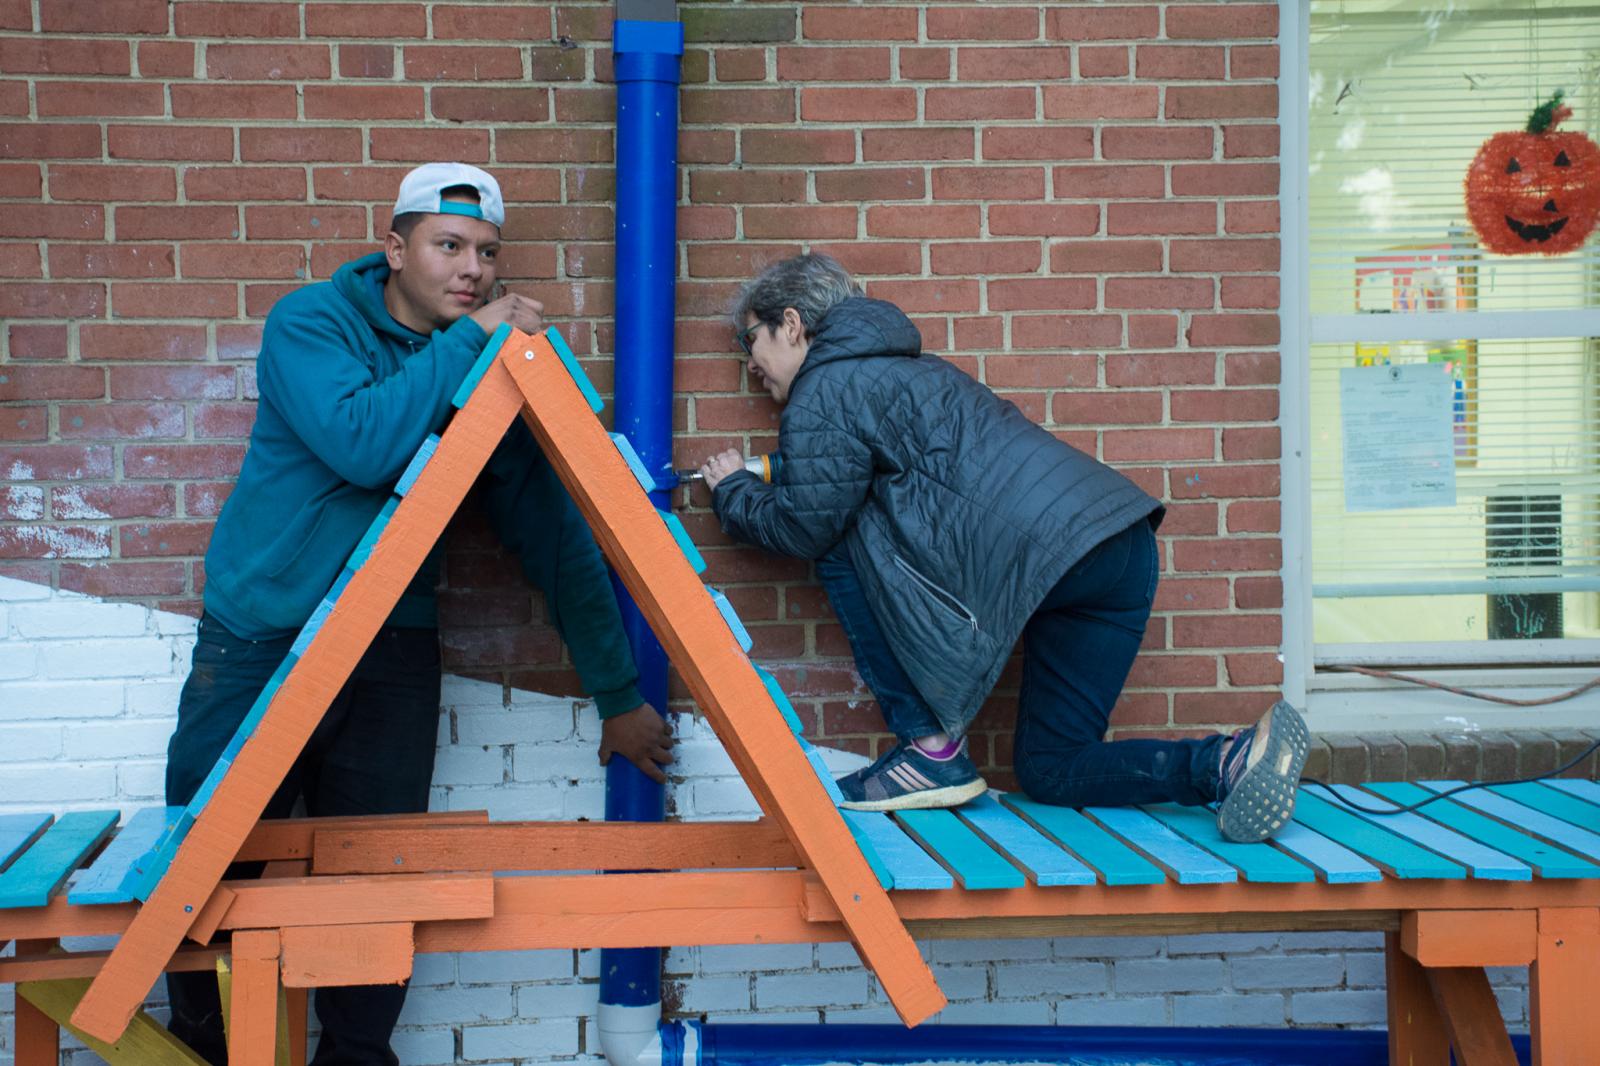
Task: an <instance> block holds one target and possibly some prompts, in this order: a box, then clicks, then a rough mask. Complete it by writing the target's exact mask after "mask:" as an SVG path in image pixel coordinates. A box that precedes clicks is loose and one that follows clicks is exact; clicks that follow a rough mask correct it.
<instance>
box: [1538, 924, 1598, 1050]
mask: <svg viewBox="0 0 1600 1066" xmlns="http://www.w3.org/2000/svg"><path fill="white" fill-rule="evenodd" d="M1597 988H1600V909H1596V908H1593V907H1552V908H1547V909H1544V910H1541V911H1540V912H1539V941H1538V953H1537V954H1536V955H1535V957H1534V960H1533V966H1532V967H1531V968H1530V969H1529V973H1528V1015H1529V1021H1530V1023H1531V1028H1532V1033H1533V1066H1582V1064H1584V1063H1591V1062H1594V1061H1595V1036H1594V1026H1595V990H1596V989H1597Z"/></svg>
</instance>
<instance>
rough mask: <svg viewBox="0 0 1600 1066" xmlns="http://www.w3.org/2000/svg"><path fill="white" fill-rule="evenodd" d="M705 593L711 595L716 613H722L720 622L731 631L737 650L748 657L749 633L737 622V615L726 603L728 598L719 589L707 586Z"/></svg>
mask: <svg viewBox="0 0 1600 1066" xmlns="http://www.w3.org/2000/svg"><path fill="white" fill-rule="evenodd" d="M706 591H707V592H709V593H711V602H712V603H714V604H716V605H717V610H718V611H720V612H722V620H723V621H724V622H726V623H728V628H729V629H731V630H733V639H734V640H737V641H738V642H739V649H740V650H741V651H743V652H744V653H745V654H746V655H748V654H749V653H750V649H751V647H752V646H753V644H752V642H751V640H750V631H749V630H748V629H746V628H745V627H744V623H743V622H741V621H740V620H739V614H738V612H737V611H735V610H734V609H733V604H731V603H729V602H728V597H727V596H725V595H723V593H722V591H721V590H720V589H714V588H711V587H710V586H707V587H706Z"/></svg>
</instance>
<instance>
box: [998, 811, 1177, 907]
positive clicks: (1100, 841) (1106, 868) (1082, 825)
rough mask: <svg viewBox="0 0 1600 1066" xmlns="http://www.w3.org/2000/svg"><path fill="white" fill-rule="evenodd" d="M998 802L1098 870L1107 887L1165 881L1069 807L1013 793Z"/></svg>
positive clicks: (1150, 865)
mask: <svg viewBox="0 0 1600 1066" xmlns="http://www.w3.org/2000/svg"><path fill="white" fill-rule="evenodd" d="M1000 802H1002V803H1004V804H1005V805H1006V806H1007V807H1010V808H1011V809H1012V810H1013V811H1016V812H1017V813H1018V814H1020V815H1021V816H1022V817H1023V818H1025V819H1027V820H1028V822H1029V823H1030V824H1032V825H1034V826H1036V827H1037V828H1038V829H1039V830H1040V831H1042V832H1043V833H1044V834H1045V835H1046V836H1048V837H1049V838H1050V839H1052V840H1054V841H1055V842H1056V843H1057V844H1058V845H1060V846H1061V847H1064V848H1066V849H1067V850H1068V851H1070V852H1072V853H1073V854H1074V855H1076V856H1077V857H1078V858H1080V859H1082V860H1083V861H1084V862H1086V863H1088V864H1089V866H1091V867H1092V868H1094V869H1095V870H1098V871H1099V873H1100V877H1101V879H1102V880H1104V881H1105V883H1106V884H1108V885H1159V884H1161V883H1163V882H1164V881H1166V879H1167V875H1166V874H1164V873H1162V872H1161V867H1159V866H1157V865H1156V864H1155V863H1153V862H1150V861H1149V860H1147V859H1145V858H1144V856H1142V855H1140V854H1139V853H1138V852H1136V851H1134V850H1133V849H1132V848H1130V847H1128V845H1126V844H1124V843H1123V842H1122V841H1120V840H1118V839H1117V838H1116V837H1114V836H1112V835H1111V834H1110V833H1108V832H1106V831H1105V830H1104V829H1102V828H1101V827H1100V826H1098V825H1096V824H1095V823H1094V822H1093V821H1091V820H1089V819H1088V818H1085V817H1084V816H1083V815H1082V814H1080V813H1079V812H1077V811H1075V810H1073V809H1072V808H1071V807H1052V806H1051V805H1050V804H1048V803H1038V802H1036V801H1034V800H1031V799H1028V798H1027V797H1026V796H1019V795H1016V794H1014V793H1008V794H1006V795H1002V796H1001V797H1000Z"/></svg>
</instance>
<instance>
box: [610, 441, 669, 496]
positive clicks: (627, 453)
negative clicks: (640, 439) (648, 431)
mask: <svg viewBox="0 0 1600 1066" xmlns="http://www.w3.org/2000/svg"><path fill="white" fill-rule="evenodd" d="M607 436H609V437H610V438H611V443H612V444H615V445H616V446H617V451H619V452H621V453H622V458H623V461H624V462H626V463H627V464H628V469H629V470H631V471H633V477H634V480H635V481H637V482H638V483H639V487H640V488H641V489H644V491H646V492H654V491H656V489H658V488H660V486H659V485H657V484H656V479H655V478H653V477H651V476H650V471H648V470H646V469H645V468H644V460H643V459H641V458H639V453H638V452H636V451H634V450H633V441H631V440H629V439H628V438H627V437H625V436H623V435H622V434H621V433H608V434H607Z"/></svg>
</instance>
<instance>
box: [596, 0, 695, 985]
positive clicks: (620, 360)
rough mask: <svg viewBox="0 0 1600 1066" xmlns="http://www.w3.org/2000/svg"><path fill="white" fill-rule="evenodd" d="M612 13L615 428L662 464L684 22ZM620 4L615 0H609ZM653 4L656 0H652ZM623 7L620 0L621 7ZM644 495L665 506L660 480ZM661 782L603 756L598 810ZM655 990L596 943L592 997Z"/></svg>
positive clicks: (649, 662) (639, 965) (653, 792)
mask: <svg viewBox="0 0 1600 1066" xmlns="http://www.w3.org/2000/svg"><path fill="white" fill-rule="evenodd" d="M673 6H674V5H672V4H671V3H667V4H666V5H665V10H666V11H668V12H671V14H672V16H673V19H672V20H671V21H647V20H641V19H628V18H620V17H619V18H618V20H617V21H616V22H615V23H614V34H613V39H612V48H613V54H614V57H615V70H616V80H617V151H616V164H617V219H616V227H617V236H616V242H617V286H616V293H617V295H616V364H615V365H616V385H615V395H616V399H615V418H616V425H615V428H616V431H617V432H618V433H622V434H624V435H625V436H626V437H627V438H628V440H629V442H631V443H632V444H633V447H634V450H635V451H636V452H638V453H639V457H640V458H641V459H642V460H644V464H645V469H647V470H650V471H657V470H662V469H666V468H670V467H671V465H672V462H671V461H672V358H673V327H674V324H675V318H676V316H675V314H674V286H675V285H676V282H677V256H678V249H677V207H678V205H677V185H678V180H677V169H678V76H679V65H680V57H681V56H682V55H683V24H682V23H681V22H678V21H676V12H675V11H673V10H672V9H673ZM620 7H621V5H619V8H620ZM658 7H659V5H658ZM621 14H622V11H620V10H619V15H621ZM651 502H652V503H654V504H655V505H656V507H658V508H660V509H662V510H666V509H667V508H669V507H670V506H671V503H670V501H669V500H668V497H667V494H666V493H665V492H657V493H652V494H651ZM617 592H618V599H619V601H620V605H621V608H622V623H623V627H624V628H625V629H626V631H627V633H628V641H629V643H630V645H631V646H632V648H633V657H634V662H635V663H636V664H637V665H638V668H639V690H640V693H641V694H642V695H643V696H644V698H645V699H646V700H647V701H649V703H650V704H651V705H652V706H654V707H655V708H657V709H658V710H661V711H663V712H664V711H665V710H666V706H667V657H666V654H665V653H664V652H663V651H662V650H661V645H660V644H659V643H658V642H657V641H656V639H655V635H654V634H653V633H652V632H651V631H650V626H649V624H648V623H647V622H646V621H645V619H644V616H643V615H642V614H641V613H640V611H639V608H638V605H637V604H635V603H634V602H633V599H632V597H630V596H629V595H628V594H627V592H626V590H624V589H623V588H622V587H621V584H620V583H618V584H617ZM665 814H666V797H665V791H664V790H663V788H662V786H660V785H658V784H656V783H655V782H654V781H651V780H650V779H649V778H648V777H646V776H645V775H644V774H642V773H640V772H639V770H638V769H637V768H636V767H635V766H633V765H632V764H631V763H629V762H628V761H627V760H625V759H612V760H611V762H610V764H609V765H608V766H607V767H606V818H607V820H611V821H618V820H620V821H631V822H652V821H654V822H659V821H661V820H662V819H663V818H664V817H665ZM660 1000H661V951H660V949H659V948H629V949H606V950H604V951H602V952H601V953H600V1002H601V1003H603V1004H612V1005H616V1006H625V1007H643V1006H648V1005H650V1004H656V1003H659V1002H660Z"/></svg>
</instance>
